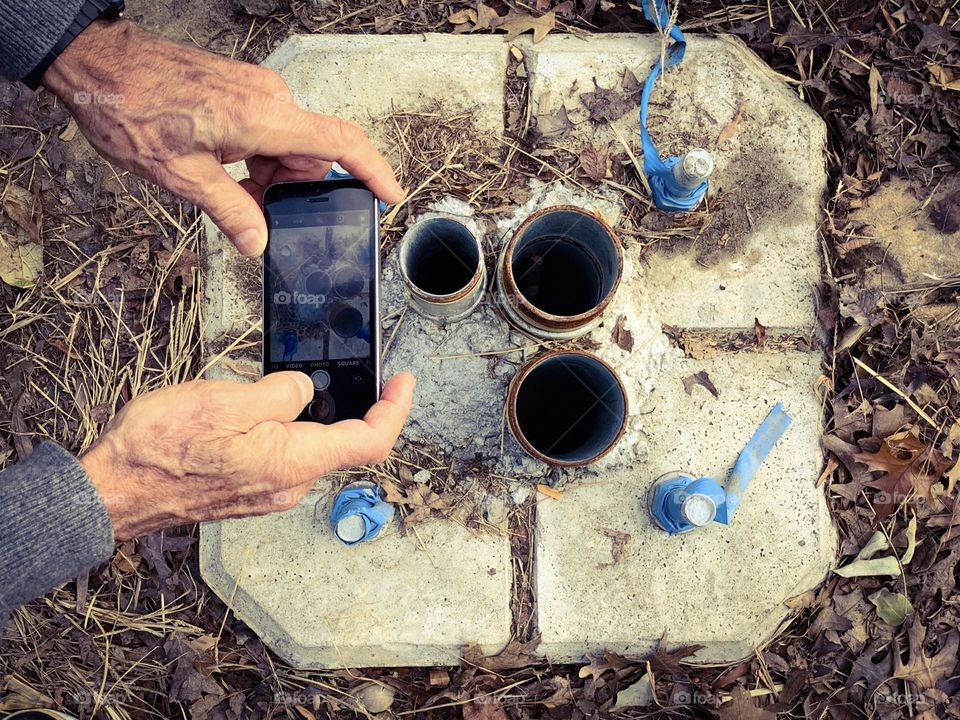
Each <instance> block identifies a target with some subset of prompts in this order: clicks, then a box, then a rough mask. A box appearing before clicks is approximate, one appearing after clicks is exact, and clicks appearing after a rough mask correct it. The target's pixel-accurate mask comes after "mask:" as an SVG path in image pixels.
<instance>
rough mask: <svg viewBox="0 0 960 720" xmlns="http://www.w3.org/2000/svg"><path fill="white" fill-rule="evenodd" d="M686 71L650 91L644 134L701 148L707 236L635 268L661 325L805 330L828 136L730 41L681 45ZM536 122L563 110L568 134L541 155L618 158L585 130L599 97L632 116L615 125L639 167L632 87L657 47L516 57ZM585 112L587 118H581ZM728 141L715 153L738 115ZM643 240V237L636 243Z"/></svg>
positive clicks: (646, 39) (594, 44) (530, 50)
mask: <svg viewBox="0 0 960 720" xmlns="http://www.w3.org/2000/svg"><path fill="white" fill-rule="evenodd" d="M687 38H688V41H689V42H688V45H687V52H686V57H685V58H684V61H683V62H682V63H681V64H680V65H679V66H678V67H676V68H674V69H671V70H670V71H668V72H667V73H666V74H665V76H663V77H662V78H661V79H660V80H659V81H658V83H657V85H656V87H655V89H654V92H653V95H652V97H651V103H650V115H649V125H648V127H649V130H650V133H651V135H652V136H653V138H654V140H655V141H656V142H657V144H658V147H659V149H660V152H661V154H664V155H666V154H673V155H678V154H682V153H683V152H685V151H686V150H688V149H689V148H691V147H703V148H706V149H708V150H710V152H711V153H712V154H713V156H714V160H715V166H716V168H715V170H714V173H713V176H712V177H711V180H710V190H709V196H708V199H709V208H710V212H709V215H708V216H707V218H706V224H705V225H704V226H703V227H702V228H701V229H700V231H699V234H698V235H697V239H696V241H694V242H692V243H691V242H686V243H683V242H679V241H677V240H675V239H671V240H666V241H663V242H661V244H660V246H659V247H658V249H657V250H656V251H654V252H652V253H650V254H648V256H647V258H646V259H647V264H648V277H649V278H650V282H654V283H656V284H657V286H658V287H659V288H661V292H660V293H658V294H657V295H656V296H655V297H654V298H653V301H654V302H655V303H656V309H657V311H658V313H659V315H660V319H661V320H662V321H663V322H664V323H666V324H669V325H675V326H679V327H687V328H709V329H735V328H749V327H753V321H754V318H759V320H760V322H761V323H763V324H764V325H766V326H768V327H774V328H804V329H806V328H810V327H812V325H813V322H814V306H813V297H812V291H811V288H812V286H813V285H815V284H816V282H817V281H818V277H819V267H820V258H819V255H818V249H817V247H818V246H817V234H816V233H817V225H818V222H819V217H820V200H821V197H822V196H823V194H824V191H825V188H826V170H825V161H824V151H825V147H826V128H825V126H824V123H823V121H822V120H821V119H820V117H819V116H818V115H817V114H816V113H815V112H814V111H813V110H812V109H810V108H809V107H808V106H807V105H806V104H804V103H803V102H802V101H801V100H800V99H799V98H798V97H797V96H796V94H795V93H794V92H793V91H792V90H790V89H789V88H788V87H787V85H786V84H785V83H784V82H783V78H781V77H780V76H778V75H777V74H776V73H774V72H773V71H772V70H771V69H770V68H769V67H768V66H767V65H765V64H764V63H763V62H762V61H761V60H760V59H759V58H758V57H757V56H756V55H754V54H753V52H751V51H750V50H749V49H747V47H746V46H745V45H744V44H743V43H741V42H739V41H737V40H735V39H732V38H726V37H724V38H704V37H698V36H695V35H694V36H691V35H689V34H688V35H687ZM523 52H524V54H525V58H526V63H527V69H528V73H529V76H530V98H531V103H532V107H533V112H534V115H535V116H536V117H538V118H543V117H545V116H546V117H548V118H549V117H552V116H554V114H555V113H556V112H557V111H558V110H559V108H560V106H561V105H562V106H563V108H564V109H565V111H566V113H567V115H568V117H569V118H570V120H571V122H573V123H575V125H574V127H573V128H572V129H571V130H570V131H569V132H568V133H566V134H560V135H557V136H555V137H549V138H546V139H545V140H544V141H543V142H544V143H550V144H555V145H560V146H563V147H567V148H569V149H571V150H572V151H574V152H579V150H580V148H581V147H582V146H583V145H584V144H585V143H587V142H590V143H593V144H594V145H603V144H605V145H609V146H610V147H611V149H612V151H613V152H615V153H622V151H623V150H622V145H621V144H620V142H619V141H618V140H617V139H616V136H615V134H614V133H613V131H612V130H611V129H610V127H609V125H608V124H607V123H606V122H597V121H595V120H592V119H590V112H589V111H588V110H587V105H589V103H590V102H591V101H593V100H594V98H593V96H591V95H589V93H592V92H594V91H595V90H596V89H597V88H598V87H599V88H603V89H612V90H613V91H614V92H616V93H617V94H618V96H621V97H626V98H627V101H626V102H627V105H628V106H629V107H630V108H631V109H630V110H629V111H628V112H626V114H625V115H624V116H623V117H621V118H620V119H619V120H616V121H615V122H614V125H615V126H616V127H617V129H618V130H619V132H620V135H621V136H622V137H624V138H628V139H629V140H630V142H631V145H632V146H633V147H634V148H635V152H636V154H637V155H638V156H639V155H640V154H641V153H640V147H639V145H640V144H639V125H638V112H639V95H638V94H636V93H631V92H630V87H629V86H630V84H631V83H632V82H633V80H632V79H631V78H630V77H629V75H628V76H627V83H626V86H625V75H624V73H625V71H630V72H632V73H633V75H634V77H635V79H636V80H638V81H640V82H641V83H642V82H643V80H644V79H645V78H646V76H647V73H648V71H649V68H650V67H651V65H652V64H653V63H654V62H655V61H656V59H657V58H658V57H659V53H660V40H659V37H658V36H657V35H597V36H590V37H587V38H578V37H574V36H569V35H552V36H550V37H548V38H547V39H546V40H544V41H543V42H541V43H539V44H536V45H533V44H527V45H525V46H524V50H523ZM585 102H586V105H585ZM742 102H746V103H747V110H746V114H745V117H744V119H743V121H742V122H741V125H740V129H739V131H738V132H737V133H736V134H735V135H733V137H731V138H730V139H729V140H727V141H726V142H724V143H723V144H722V145H720V146H719V147H718V146H717V145H716V140H717V138H718V136H719V134H720V131H721V130H722V129H723V128H724V127H725V126H726V125H727V124H728V123H729V122H730V120H731V119H732V118H733V116H734V114H735V113H736V111H737V107H738V106H739V105H740V103H742ZM641 231H642V230H641Z"/></svg>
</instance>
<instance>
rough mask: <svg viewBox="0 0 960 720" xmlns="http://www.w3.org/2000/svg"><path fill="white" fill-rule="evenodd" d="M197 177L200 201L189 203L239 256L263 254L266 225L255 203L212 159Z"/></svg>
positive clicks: (197, 199) (265, 240)
mask: <svg viewBox="0 0 960 720" xmlns="http://www.w3.org/2000/svg"><path fill="white" fill-rule="evenodd" d="M197 175H198V177H197V180H198V183H197V185H198V187H199V188H200V191H199V195H200V197H198V198H195V199H194V198H191V199H192V200H193V201H194V202H195V203H196V204H197V205H198V206H199V207H200V209H202V210H203V211H204V212H205V213H206V214H207V215H209V216H210V219H211V220H213V222H214V223H216V225H217V227H218V228H220V230H221V231H222V232H223V234H224V235H226V236H227V237H228V238H230V242H232V243H233V244H234V246H235V247H236V248H237V250H239V251H240V253H241V254H243V255H249V256H253V257H255V256H257V255H260V254H262V253H263V250H264V248H265V247H266V246H267V221H266V220H265V219H264V217H263V211H262V210H261V209H260V206H259V205H258V204H257V201H256V200H254V199H253V197H252V196H251V195H250V193H248V192H247V191H246V190H244V189H243V188H242V187H241V186H240V185H239V184H238V183H237V181H236V180H234V179H233V178H232V177H230V175H228V174H227V171H226V170H224V168H223V166H222V165H220V163H218V162H217V161H216V160H214V159H213V158H210V160H209V162H204V164H203V165H202V167H201V168H200V171H199V172H198V173H197Z"/></svg>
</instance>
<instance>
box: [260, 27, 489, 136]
mask: <svg viewBox="0 0 960 720" xmlns="http://www.w3.org/2000/svg"><path fill="white" fill-rule="evenodd" d="M507 52H508V46H507V45H506V44H505V43H504V42H503V38H498V37H494V36H490V35H486V36H483V35H473V36H464V35H444V34H439V33H425V34H423V35H293V36H291V37H289V38H287V39H286V40H285V41H284V42H283V44H282V45H281V46H280V47H279V48H277V49H276V50H275V51H274V52H273V53H271V55H270V57H268V58H267V59H266V60H265V61H264V62H263V64H264V65H265V66H266V67H269V68H272V69H273V70H276V71H277V72H278V73H280V75H282V76H283V79H284V80H286V81H287V83H288V84H289V85H290V88H291V90H292V91H293V96H294V98H295V99H296V101H297V103H298V104H300V105H301V106H302V107H304V108H306V109H307V110H312V111H313V112H318V113H324V114H326V115H336V116H337V117H342V118H346V119H347V120H353V121H354V122H357V123H359V124H360V125H361V126H362V127H363V128H364V130H366V131H367V132H368V134H369V135H370V136H371V137H372V138H373V139H374V140H375V141H378V140H379V141H381V142H382V140H383V135H382V133H381V131H380V129H379V128H378V127H377V124H376V122H375V120H376V118H378V117H381V116H383V115H386V114H387V113H389V112H391V111H392V110H395V109H396V110H402V111H404V112H413V111H422V110H428V109H432V108H433V106H434V105H435V104H436V103H437V102H438V101H442V103H443V107H444V109H445V110H448V111H458V110H470V111H471V112H472V113H473V119H474V122H475V123H476V125H477V128H478V129H480V130H482V131H486V132H490V133H494V134H496V135H500V134H502V133H503V92H504V83H503V79H504V77H505V76H506V68H507ZM382 149H383V150H385V151H388V150H389V148H382Z"/></svg>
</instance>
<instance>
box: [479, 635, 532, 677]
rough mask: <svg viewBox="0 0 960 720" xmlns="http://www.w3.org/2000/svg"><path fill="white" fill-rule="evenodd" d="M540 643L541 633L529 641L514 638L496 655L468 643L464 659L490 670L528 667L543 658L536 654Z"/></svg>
mask: <svg viewBox="0 0 960 720" xmlns="http://www.w3.org/2000/svg"><path fill="white" fill-rule="evenodd" d="M539 645H540V635H539V634H538V635H537V636H536V637H534V638H533V639H531V640H528V641H527V642H521V641H520V640H518V639H517V638H512V639H511V640H510V642H508V643H507V646H506V647H505V648H504V649H503V650H501V651H500V652H499V653H498V654H496V655H489V656H488V655H484V654H483V650H482V649H481V648H480V646H479V645H467V646H466V647H465V648H464V649H463V661H464V663H465V664H467V665H473V666H475V667H478V668H481V669H483V670H489V671H490V672H498V671H500V670H506V669H508V668H509V669H513V668H520V667H526V666H527V665H533V664H535V663H537V662H540V661H541V660H542V658H541V657H540V656H539V655H537V654H536V650H537V647H538V646H539Z"/></svg>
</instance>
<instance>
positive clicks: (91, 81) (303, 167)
mask: <svg viewBox="0 0 960 720" xmlns="http://www.w3.org/2000/svg"><path fill="white" fill-rule="evenodd" d="M43 84H44V85H45V86H46V87H47V88H48V89H50V90H51V91H52V92H54V93H55V94H56V95H57V96H58V97H59V98H60V99H61V100H63V102H64V103H65V104H66V106H67V107H68V108H69V109H70V111H71V113H73V115H74V117H75V118H76V120H77V124H78V125H79V126H80V129H81V130H82V131H83V134H84V135H85V136H86V137H87V139H88V140H89V141H90V143H91V144H92V145H93V146H94V147H95V148H96V149H97V150H98V151H99V152H100V154H102V155H103V156H105V157H106V158H108V159H109V160H111V161H113V162H115V163H116V164H118V165H120V166H121V167H123V168H126V169H128V170H131V171H133V172H135V173H137V174H138V175H140V176H141V177H144V178H147V179H149V180H153V181H154V182H156V183H157V184H159V185H162V186H163V187H165V188H167V189H168V190H170V191H172V192H174V193H176V194H177V195H180V196H182V197H184V198H186V199H188V200H190V201H191V202H193V203H194V204H195V205H197V206H198V207H200V208H201V209H202V210H203V211H204V212H206V213H207V214H208V215H209V216H210V217H211V218H212V219H213V221H214V222H215V223H216V224H217V225H218V226H219V227H220V229H221V230H222V231H223V232H224V234H225V235H227V237H229V238H230V240H231V241H232V242H233V244H234V245H236V247H237V249H238V250H239V251H240V252H242V253H243V254H244V255H259V254H260V253H262V252H263V249H264V247H265V246H266V243H267V227H266V222H265V221H264V217H263V212H262V211H261V210H260V207H259V202H260V200H261V196H262V194H263V191H264V189H265V188H266V187H267V186H268V185H270V184H271V183H273V182H280V181H285V180H319V179H323V178H324V176H326V174H327V172H328V171H329V169H330V164H331V162H338V163H340V165H342V166H343V168H344V169H345V170H347V171H348V172H349V173H351V174H352V175H353V176H354V177H356V178H357V179H359V180H362V181H363V182H364V183H366V184H367V186H368V187H369V188H370V190H372V191H373V192H374V193H375V194H376V195H377V196H378V197H379V198H380V199H381V200H384V201H386V202H388V203H396V202H399V201H400V200H402V199H403V197H404V191H403V190H402V189H401V187H400V185H399V183H397V180H396V178H395V177H394V174H393V170H392V169H391V168H390V165H389V164H388V163H387V161H386V160H384V159H383V157H382V156H381V155H380V153H379V152H377V149H376V148H375V147H374V146H373V144H372V143H371V142H370V140H369V139H368V138H367V137H366V135H365V134H364V133H363V131H362V130H361V129H360V127H359V126H358V125H356V124H354V123H352V122H348V121H346V120H341V119H339V118H335V117H330V116H327V115H318V114H316V113H312V112H307V111H306V110H303V109H301V108H299V107H297V105H296V103H294V101H293V96H292V94H291V93H290V88H289V87H287V84H286V83H285V82H284V81H283V79H282V78H281V77H280V76H279V75H277V73H275V72H273V71H272V70H268V69H267V68H263V67H259V66H257V65H250V64H248V63H242V62H237V61H235V60H229V59H227V58H223V57H219V56H217V55H214V54H212V53H208V52H205V51H203V50H199V49H197V48H193V47H189V46H186V45H180V44H178V43H174V42H171V41H169V40H165V39H163V38H161V37H160V36H158V35H154V34H152V33H149V32H146V31H144V30H141V29H140V28H138V27H137V26H136V25H135V24H133V23H132V22H129V21H127V20H118V21H114V22H106V21H98V22H95V23H93V24H92V25H90V27H88V28H87V29H86V30H84V31H83V32H82V33H81V34H80V36H79V37H77V38H76V39H75V40H74V41H73V43H71V44H70V46H69V47H68V48H67V49H66V50H65V51H64V52H63V53H62V54H61V55H60V57H58V58H57V60H56V61H55V62H54V63H53V64H52V65H51V66H50V68H49V69H48V70H47V71H46V73H45V74H44V76H43ZM239 160H246V161H247V168H248V170H249V172H250V177H249V179H246V180H242V181H240V183H239V184H238V183H237V182H235V181H234V180H233V178H231V177H230V176H229V175H228V174H227V172H226V171H225V170H224V169H223V166H222V164H223V163H232V162H237V161H239Z"/></svg>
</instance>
